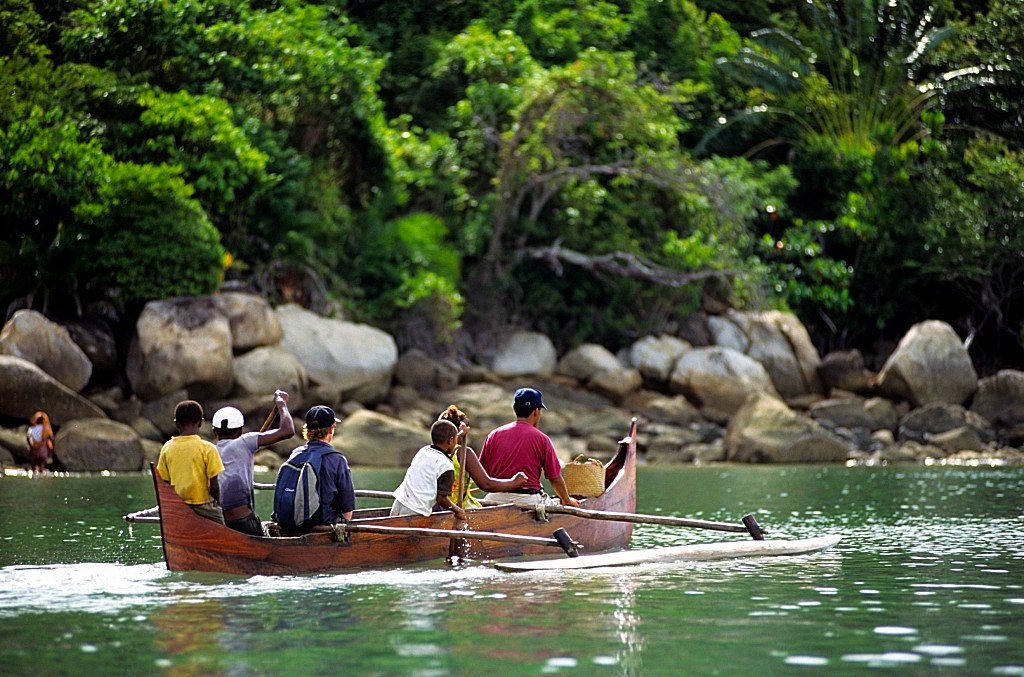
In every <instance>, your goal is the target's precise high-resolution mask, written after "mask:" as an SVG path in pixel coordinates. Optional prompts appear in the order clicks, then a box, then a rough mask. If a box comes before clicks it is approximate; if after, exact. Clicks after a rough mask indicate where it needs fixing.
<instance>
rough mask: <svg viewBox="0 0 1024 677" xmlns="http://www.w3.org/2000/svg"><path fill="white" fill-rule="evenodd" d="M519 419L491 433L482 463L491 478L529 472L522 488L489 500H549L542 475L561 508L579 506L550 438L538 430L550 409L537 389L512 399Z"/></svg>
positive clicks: (524, 390)
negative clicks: (570, 491) (569, 490)
mask: <svg viewBox="0 0 1024 677" xmlns="http://www.w3.org/2000/svg"><path fill="white" fill-rule="evenodd" d="M512 409H513V410H514V411H515V412H516V420H515V421H513V422H512V423H508V424H506V425H503V426H501V427H500V428H496V429H494V430H492V431H491V434H490V435H488V436H487V439H486V440H484V446H483V448H482V449H481V450H480V464H481V465H483V467H484V470H486V471H487V474H488V475H490V476H491V477H512V476H513V475H515V474H516V473H517V472H523V473H526V477H527V482H526V484H525V485H524V486H523V487H522V488H521V489H516V490H515V491H512V492H507V493H491V494H487V495H486V496H484V498H485V499H486V500H490V501H502V502H510V503H518V504H520V505H524V504H525V505H536V504H538V503H540V502H542V501H543V500H544V499H545V498H546V497H545V495H544V492H543V491H542V490H541V486H540V476H541V473H543V474H544V476H545V477H547V479H548V482H550V483H551V487H552V488H553V489H554V490H555V493H556V494H558V498H559V500H560V501H561V502H562V505H572V506H578V505H579V504H580V503H579V501H577V500H576V499H574V498H573V497H571V496H570V495H569V492H568V491H567V490H566V488H565V480H563V479H562V464H561V463H560V462H559V461H558V456H556V455H555V447H554V445H553V444H551V438H550V437H548V436H547V435H545V434H544V433H542V432H541V431H540V430H538V429H537V423H538V422H540V416H541V411H542V410H544V409H547V407H545V406H544V400H543V398H542V396H541V392H540V391H539V390H537V389H536V388H520V389H519V390H517V391H516V394H515V396H514V397H513V402H512Z"/></svg>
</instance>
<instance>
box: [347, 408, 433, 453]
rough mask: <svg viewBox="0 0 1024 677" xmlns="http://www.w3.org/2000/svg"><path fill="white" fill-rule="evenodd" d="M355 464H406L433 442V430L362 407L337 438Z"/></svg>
mask: <svg viewBox="0 0 1024 677" xmlns="http://www.w3.org/2000/svg"><path fill="white" fill-rule="evenodd" d="M331 444H333V445H334V447H335V448H337V449H339V450H341V451H342V452H343V453H344V454H345V456H346V457H347V458H348V462H349V463H351V464H352V465H375V466H405V465H408V464H409V462H410V461H411V460H412V457H413V456H414V455H415V454H416V452H417V450H419V449H420V447H422V446H423V445H425V444H430V433H429V431H427V430H424V429H423V428H418V427H415V426H412V425H409V424H408V423H403V422H402V421H399V420H398V419H396V418H391V417H390V416H385V415H384V414H380V413H377V412H375V411H370V410H368V409H362V410H360V411H357V412H355V413H353V414H352V415H350V416H348V417H347V418H346V419H345V420H344V421H343V422H342V423H340V424H339V425H338V429H337V432H336V434H335V435H334V440H333V441H332V442H331Z"/></svg>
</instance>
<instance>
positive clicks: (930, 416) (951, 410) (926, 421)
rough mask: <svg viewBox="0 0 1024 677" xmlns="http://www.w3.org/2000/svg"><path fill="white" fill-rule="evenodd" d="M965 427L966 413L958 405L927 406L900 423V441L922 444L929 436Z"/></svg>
mask: <svg viewBox="0 0 1024 677" xmlns="http://www.w3.org/2000/svg"><path fill="white" fill-rule="evenodd" d="M965 425H967V411H966V410H965V409H964V408H963V407H961V406H960V405H959V404H942V403H936V404H929V405H926V406H923V407H921V408H919V409H914V410H913V411H911V412H910V413H908V414H907V415H906V416H904V417H903V420H902V421H900V427H899V437H900V439H901V440H914V441H916V442H924V441H925V439H926V438H927V437H928V436H929V435H936V434H938V433H944V432H946V431H947V430H953V429H954V428H960V427H963V426H965Z"/></svg>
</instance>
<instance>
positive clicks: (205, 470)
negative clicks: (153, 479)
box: [156, 435, 224, 505]
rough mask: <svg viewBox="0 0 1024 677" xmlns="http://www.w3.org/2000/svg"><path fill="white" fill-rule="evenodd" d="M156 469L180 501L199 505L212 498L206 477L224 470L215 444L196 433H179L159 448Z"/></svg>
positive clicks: (214, 475) (208, 480)
mask: <svg viewBox="0 0 1024 677" xmlns="http://www.w3.org/2000/svg"><path fill="white" fill-rule="evenodd" d="M156 472H157V474H158V475H160V477H162V478H163V479H165V480H167V481H168V482H170V483H171V486H172V487H174V490H175V491H176V492H178V496H181V500H183V501H185V502H186V503H189V504H191V505H201V504H203V503H209V502H210V501H212V500H213V496H211V495H210V479H212V478H214V477H216V476H217V475H219V474H221V473H222V472H224V463H223V462H221V460H220V454H218V453H217V447H215V446H213V445H212V444H210V443H209V442H207V441H206V440H204V439H202V438H201V437H199V435H179V436H177V437H172V438H171V439H170V440H169V441H168V442H166V443H165V444H164V446H163V448H161V449H160V459H159V460H158V461H157V462H156Z"/></svg>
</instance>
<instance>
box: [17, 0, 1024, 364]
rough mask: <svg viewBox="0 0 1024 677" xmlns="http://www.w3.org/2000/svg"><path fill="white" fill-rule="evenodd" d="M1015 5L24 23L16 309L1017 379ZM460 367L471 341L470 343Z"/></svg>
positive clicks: (672, 5) (623, 5)
mask: <svg viewBox="0 0 1024 677" xmlns="http://www.w3.org/2000/svg"><path fill="white" fill-rule="evenodd" d="M1022 20H1024V9H1022V8H1021V7H1019V6H1018V3H1016V2H1012V1H1010V0H991V1H985V0H939V1H938V2H934V3H931V4H926V3H923V2H897V3H881V2H875V1H873V0H850V1H847V2H839V1H838V0H835V1H826V0H814V1H813V2H804V1H802V0H801V1H800V2H796V1H795V0H759V1H757V2H732V1H730V0H692V1H691V0H634V1H632V2H630V1H626V0H619V1H617V2H609V1H601V2H577V1H574V0H502V1H500V2H476V1H472V0H471V1H465V2H421V1H420V0H409V1H408V2H402V3H397V2H384V3H379V2H363V1H361V0H352V1H351V2H347V3H346V2H342V1H340V0H335V1H331V0H327V1H325V2H312V1H303V0H231V1H227V0H104V1H100V0H72V1H70V2H64V3H59V4H56V5H55V4H53V3H44V2H36V1H33V0H7V1H6V2H5V3H3V6H2V9H0V26H2V28H0V92H2V94H0V96H2V97H3V104H2V105H0V215H2V217H3V219H4V221H5V223H6V224H7V227H6V228H5V229H4V231H3V233H2V234H0V296H2V298H0V302H2V304H3V307H4V308H5V309H7V310H8V313H10V312H13V310H15V309H17V308H19V307H25V306H30V307H34V308H37V309H40V310H43V311H44V312H48V313H58V314H60V313H65V314H88V315H101V316H107V317H110V318H114V319H118V318H120V319H124V318H131V320H132V321H133V320H134V317H135V316H137V314H138V311H139V309H140V308H141V304H142V303H143V302H145V301H147V300H151V299H156V298H163V297H169V296H175V295H182V294H203V293H209V292H211V291H214V290H215V289H217V288H218V287H219V286H220V285H221V284H222V283H223V282H224V281H225V280H228V281H230V280H238V281H240V282H242V283H244V284H245V285H247V286H250V287H252V288H255V289H256V290H257V291H260V292H262V293H264V294H265V295H267V296H268V297H270V298H272V299H276V300H279V301H289V300H296V301H300V302H302V303H304V304H306V305H309V306H311V307H314V308H316V309H319V310H329V309H332V308H333V309H338V308H342V309H344V310H345V311H346V312H347V313H349V314H350V315H352V316H355V317H357V318H360V319H365V320H368V321H372V322H374V323H376V324H381V325H383V326H386V327H387V328H389V329H390V330H391V331H392V332H393V333H394V334H395V336H396V338H398V340H399V342H400V343H401V344H403V347H409V346H421V347H422V346H427V347H433V348H435V349H437V348H441V349H444V348H451V347H452V345H451V343H450V341H451V338H450V337H451V334H452V332H451V330H452V329H453V328H455V327H457V326H459V325H463V326H465V327H466V328H467V329H468V330H469V332H468V333H469V334H470V335H474V336H479V335H481V334H484V333H486V332H484V331H483V330H484V329H485V328H486V329H489V330H491V331H494V330H500V328H501V327H503V326H505V325H508V324H517V325H531V326H533V327H535V328H537V329H540V330H542V331H546V332H548V333H549V334H550V335H552V336H553V337H556V339H557V341H559V342H560V343H561V344H562V346H560V347H563V348H564V347H567V346H569V345H572V344H575V343H578V342H580V341H583V340H590V341H596V342H599V343H602V344H604V345H608V346H610V347H616V346H623V345H628V344H629V343H630V342H631V341H633V340H635V339H636V338H637V337H639V336H641V335H644V334H646V333H651V332H655V331H659V330H662V329H666V328H667V329H669V330H671V329H672V328H673V324H672V323H674V322H677V321H678V318H680V317H683V316H685V315H687V314H688V313H691V312H693V311H695V310H698V309H699V308H700V307H701V306H702V305H703V306H705V307H707V306H709V305H711V306H714V305H718V306H721V304H723V303H725V304H729V305H732V306H735V307H751V306H756V307H764V306H767V307H779V308H787V309H791V310H793V311H794V312H796V313H797V314H799V315H800V317H801V318H802V319H803V321H804V322H805V323H806V324H807V325H808V327H809V328H810V329H811V331H812V333H813V335H814V337H815V340H816V342H817V343H818V344H819V347H820V348H822V349H825V350H828V349H835V348H844V347H861V348H864V349H866V350H868V351H869V352H870V351H872V350H873V346H874V345H875V344H876V342H878V341H883V342H884V341H891V340H893V339H895V338H898V337H899V336H901V335H902V334H903V332H904V331H905V330H906V329H907V327H909V326H910V325H911V324H913V323H915V322H917V321H919V320H921V319H923V318H938V319H943V320H946V321H948V322H950V323H951V324H952V325H953V326H954V327H955V328H956V329H957V330H958V331H959V333H960V334H961V335H962V336H968V337H971V338H970V340H971V341H973V342H974V345H975V348H973V349H972V352H973V353H978V354H977V355H975V360H976V362H979V363H981V364H985V363H987V362H990V363H993V364H995V363H999V364H1007V363H1008V362H1010V363H1013V362H1020V361H1024V360H1022V359H1021V356H1022V350H1021V341H1020V339H1021V337H1020V328H1021V321H1022V319H1024V304H1022V298H1021V291H1022V290H1024V287H1022V284H1021V283H1022V281H1024V241H1022V237H1024V235H1022V234H1021V233H1022V232H1024V231H1022V230H1021V228H1020V227H1019V225H1020V223H1021V221H1022V218H1024V151H1022V148H1024V132H1022V126H1021V120H1020V117H1019V116H1020V112H1019V105H1018V103H1019V101H1020V99H1021V95H1022V94H1024V79H1022V78H1024V65H1022V64H1024V58H1022V57H1024V54H1021V50H1022V45H1024V35H1022V32H1021V27H1022V25H1024V21H1022ZM446 342H449V343H447V344H446Z"/></svg>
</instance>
